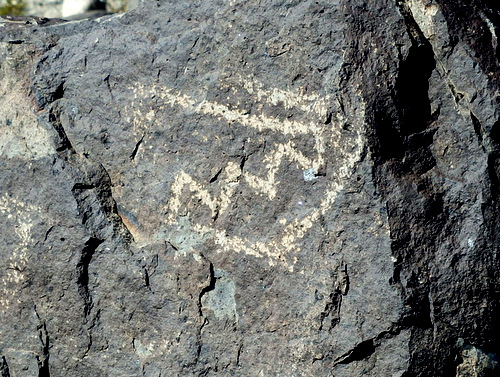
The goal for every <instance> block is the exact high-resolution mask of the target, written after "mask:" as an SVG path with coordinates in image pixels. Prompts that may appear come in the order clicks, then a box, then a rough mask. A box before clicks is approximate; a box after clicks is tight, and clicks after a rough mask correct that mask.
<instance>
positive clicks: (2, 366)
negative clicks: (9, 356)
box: [0, 355, 10, 377]
mask: <svg viewBox="0 0 500 377" xmlns="http://www.w3.org/2000/svg"><path fill="white" fill-rule="evenodd" d="M0 373H1V377H10V370H9V365H8V364H7V360H6V359H5V356H3V355H2V360H1V361H0Z"/></svg>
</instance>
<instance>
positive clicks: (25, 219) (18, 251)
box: [0, 193, 40, 310]
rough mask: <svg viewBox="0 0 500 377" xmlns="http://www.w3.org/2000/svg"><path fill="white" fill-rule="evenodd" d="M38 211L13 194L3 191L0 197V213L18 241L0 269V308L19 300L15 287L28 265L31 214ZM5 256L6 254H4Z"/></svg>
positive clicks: (17, 285) (7, 306) (19, 282)
mask: <svg viewBox="0 0 500 377" xmlns="http://www.w3.org/2000/svg"><path fill="white" fill-rule="evenodd" d="M34 213H40V209H39V208H38V207H36V206H33V205H27V204H25V203H24V202H23V201H21V200H19V199H18V198H16V197H15V196H12V197H11V196H9V195H8V194H7V193H5V194H4V195H3V196H2V197H1V198H0V215H1V216H5V218H6V219H7V221H9V222H12V227H13V229H14V233H15V234H16V235H17V237H18V239H19V242H18V243H17V244H16V245H15V246H14V247H13V249H12V254H11V255H10V257H8V258H7V260H6V262H5V264H4V271H2V275H3V276H2V282H1V288H0V289H1V294H0V307H1V308H2V310H6V309H8V308H9V305H10V304H11V303H12V302H14V301H17V302H20V301H19V300H18V299H17V298H16V295H15V292H16V287H19V286H20V284H21V283H22V282H23V281H24V270H25V269H26V267H27V266H28V262H29V261H28V247H29V245H30V244H31V242H32V240H31V229H32V227H33V219H32V215H33V214H34ZM6 257H7V256H6Z"/></svg>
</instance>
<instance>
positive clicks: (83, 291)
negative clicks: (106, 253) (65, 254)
mask: <svg viewBox="0 0 500 377" xmlns="http://www.w3.org/2000/svg"><path fill="white" fill-rule="evenodd" d="M102 242H103V241H102V240H99V239H97V238H90V239H89V240H88V241H87V242H85V247H84V248H83V250H82V254H81V256H80V260H79V261H78V264H77V265H76V273H77V281H76V282H77V284H78V293H79V294H80V297H81V298H82V299H83V302H84V306H83V315H84V317H85V318H87V317H88V315H89V314H90V311H91V310H92V306H93V303H92V295H91V294H90V291H89V265H90V262H91V260H92V256H93V255H94V253H95V251H96V249H97V247H98V246H99V245H100V244H101V243H102Z"/></svg>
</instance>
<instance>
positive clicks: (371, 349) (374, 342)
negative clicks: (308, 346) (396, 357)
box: [316, 324, 403, 366]
mask: <svg viewBox="0 0 500 377" xmlns="http://www.w3.org/2000/svg"><path fill="white" fill-rule="evenodd" d="M402 329H403V327H401V326H399V325H396V324H394V325H392V326H391V328H389V329H388V330H386V331H382V332H381V333H380V334H378V335H377V336H376V337H373V338H370V339H366V340H363V341H362V342H360V343H358V344H356V345H355V346H354V347H353V348H351V349H350V350H349V351H347V352H345V353H344V354H342V355H341V356H339V357H337V358H336V359H335V360H334V361H333V364H332V366H335V365H338V364H350V363H352V362H354V361H361V360H365V359H368V358H370V357H371V356H372V355H373V354H374V353H375V351H376V349H377V347H378V346H379V345H380V343H381V341H383V340H387V339H391V338H393V337H395V336H397V335H399V334H400V333H401V330H402ZM323 359H325V357H322V358H321V359H316V360H323Z"/></svg>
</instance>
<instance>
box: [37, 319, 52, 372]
mask: <svg viewBox="0 0 500 377" xmlns="http://www.w3.org/2000/svg"><path fill="white" fill-rule="evenodd" d="M37 315H38V314H37ZM37 330H38V338H39V339H40V342H41V344H42V356H39V355H36V360H37V363H38V377H50V369H49V358H50V350H49V344H50V338H49V333H48V331H47V325H46V324H45V321H43V322H42V323H40V325H38V327H37Z"/></svg>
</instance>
